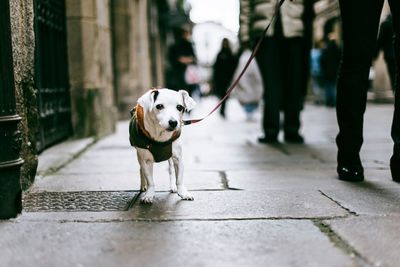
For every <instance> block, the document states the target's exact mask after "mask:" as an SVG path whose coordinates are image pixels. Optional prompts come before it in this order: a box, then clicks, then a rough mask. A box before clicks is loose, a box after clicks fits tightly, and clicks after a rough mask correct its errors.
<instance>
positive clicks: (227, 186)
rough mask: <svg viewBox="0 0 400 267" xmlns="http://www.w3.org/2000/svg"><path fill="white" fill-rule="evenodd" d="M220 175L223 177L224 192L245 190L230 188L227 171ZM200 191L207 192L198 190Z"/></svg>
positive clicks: (221, 172)
mask: <svg viewBox="0 0 400 267" xmlns="http://www.w3.org/2000/svg"><path fill="white" fill-rule="evenodd" d="M218 174H219V176H220V177H221V183H222V187H223V190H243V189H240V188H234V187H230V186H229V180H228V176H227V175H226V171H218ZM207 190H208V189H207ZM193 191H195V190H193ZM198 191H205V190H198Z"/></svg>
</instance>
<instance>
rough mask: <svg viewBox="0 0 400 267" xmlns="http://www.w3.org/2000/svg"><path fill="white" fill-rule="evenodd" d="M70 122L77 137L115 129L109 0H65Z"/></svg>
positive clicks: (100, 134)
mask: <svg viewBox="0 0 400 267" xmlns="http://www.w3.org/2000/svg"><path fill="white" fill-rule="evenodd" d="M66 8H67V10H66V12H67V40H68V62H69V76H70V90H71V109H72V124H73V129H74V133H75V136H76V137H86V136H93V135H94V136H99V137H101V136H104V135H107V134H110V133H112V132H113V131H114V130H115V122H116V108H115V100H114V91H113V90H114V88H113V72H112V57H111V52H112V47H111V29H110V17H109V13H110V1H109V0H85V1H77V0H66Z"/></svg>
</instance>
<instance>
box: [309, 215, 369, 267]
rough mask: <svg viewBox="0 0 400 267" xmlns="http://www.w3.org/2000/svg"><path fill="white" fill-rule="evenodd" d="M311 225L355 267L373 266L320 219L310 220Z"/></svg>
mask: <svg viewBox="0 0 400 267" xmlns="http://www.w3.org/2000/svg"><path fill="white" fill-rule="evenodd" d="M312 221H313V224H314V225H315V226H316V227H317V228H318V229H319V230H320V231H321V233H322V234H324V235H325V236H327V237H328V238H329V240H330V241H331V243H332V244H333V245H334V246H335V247H337V248H338V249H340V250H341V251H343V252H344V253H345V254H346V255H349V256H350V258H352V259H353V260H354V261H355V263H356V264H357V266H363V267H364V266H365V267H367V266H368V267H369V266H374V264H373V263H371V262H370V261H369V260H368V259H366V258H365V257H364V256H363V255H361V253H360V252H358V251H357V250H356V249H355V248H354V247H352V246H351V245H350V244H349V243H348V242H346V241H345V240H344V239H343V238H342V237H341V236H340V235H338V234H337V233H336V232H335V231H334V230H333V229H332V228H331V227H330V226H329V225H328V224H326V223H324V222H323V220H321V219H315V220H312Z"/></svg>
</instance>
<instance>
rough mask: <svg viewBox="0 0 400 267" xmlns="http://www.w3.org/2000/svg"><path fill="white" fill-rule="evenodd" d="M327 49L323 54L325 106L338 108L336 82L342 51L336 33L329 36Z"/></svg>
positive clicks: (322, 72) (322, 71) (323, 50)
mask: <svg viewBox="0 0 400 267" xmlns="http://www.w3.org/2000/svg"><path fill="white" fill-rule="evenodd" d="M325 42H326V44H325V47H324V48H323V49H322V52H321V59H320V60H321V75H322V86H323V88H324V92H325V105H326V106H328V107H335V106H336V80H337V73H338V69H339V64H340V58H341V50H340V48H339V45H338V44H337V37H336V33H334V32H330V33H329V34H327V38H326V41H325Z"/></svg>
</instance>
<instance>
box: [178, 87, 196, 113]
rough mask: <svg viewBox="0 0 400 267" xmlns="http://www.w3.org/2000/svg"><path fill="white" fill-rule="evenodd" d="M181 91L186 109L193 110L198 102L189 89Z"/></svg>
mask: <svg viewBox="0 0 400 267" xmlns="http://www.w3.org/2000/svg"><path fill="white" fill-rule="evenodd" d="M179 93H180V94H181V95H182V99H183V103H184V104H185V108H186V111H191V110H192V109H193V108H194V107H195V106H196V102H195V101H194V100H193V98H191V97H190V96H189V94H188V92H187V91H185V90H179Z"/></svg>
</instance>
